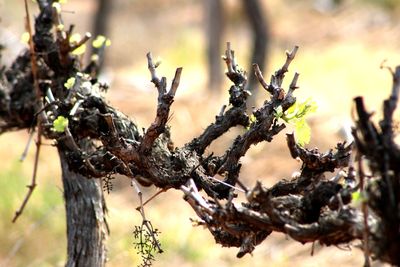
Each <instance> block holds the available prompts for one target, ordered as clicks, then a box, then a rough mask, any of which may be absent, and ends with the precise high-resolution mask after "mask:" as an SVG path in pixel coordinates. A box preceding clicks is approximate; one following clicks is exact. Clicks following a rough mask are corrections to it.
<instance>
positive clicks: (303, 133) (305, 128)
mask: <svg viewBox="0 0 400 267" xmlns="http://www.w3.org/2000/svg"><path fill="white" fill-rule="evenodd" d="M295 132H296V140H297V143H298V144H299V145H300V146H304V145H306V144H308V143H309V142H310V139H311V128H310V126H309V125H308V124H307V122H306V120H305V118H302V119H301V120H298V121H297V122H296V124H295Z"/></svg>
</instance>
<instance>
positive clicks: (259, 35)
mask: <svg viewBox="0 0 400 267" xmlns="http://www.w3.org/2000/svg"><path fill="white" fill-rule="evenodd" d="M243 5H244V9H245V12H246V14H247V17H248V19H249V22H250V26H251V29H252V31H253V38H252V39H253V49H252V56H251V61H250V67H249V68H248V73H249V79H248V83H247V88H248V90H250V91H254V92H255V93H256V92H257V91H256V90H254V87H255V86H256V85H257V84H258V82H257V78H256V76H255V74H254V71H253V67H252V64H253V63H257V64H258V65H259V67H260V69H261V71H264V65H265V61H266V54H267V49H268V43H269V33H268V24H267V19H266V16H265V14H264V13H263V8H262V5H261V4H260V1H259V0H243ZM254 98H255V97H253V98H252V99H253V100H254Z"/></svg>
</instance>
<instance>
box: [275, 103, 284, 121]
mask: <svg viewBox="0 0 400 267" xmlns="http://www.w3.org/2000/svg"><path fill="white" fill-rule="evenodd" d="M274 116H275V119H279V118H282V116H283V109H282V106H278V107H277V108H275V109H274Z"/></svg>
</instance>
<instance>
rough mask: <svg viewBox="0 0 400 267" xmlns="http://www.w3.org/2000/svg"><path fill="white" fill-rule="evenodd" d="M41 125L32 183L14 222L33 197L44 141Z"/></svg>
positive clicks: (38, 132) (13, 220) (38, 133)
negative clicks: (41, 146)
mask: <svg viewBox="0 0 400 267" xmlns="http://www.w3.org/2000/svg"><path fill="white" fill-rule="evenodd" d="M41 131H42V130H41V127H38V131H37V141H36V153H35V161H34V164H33V173H32V180H31V184H30V185H28V186H27V187H28V193H27V194H26V196H25V198H24V201H23V202H22V204H21V206H20V208H19V209H18V210H17V211H16V212H15V215H14V218H13V219H12V222H13V223H15V222H16V221H17V219H18V217H19V216H20V215H21V214H22V212H23V211H24V208H25V206H26V204H27V203H28V200H29V198H30V197H31V195H32V193H33V190H34V189H35V187H36V185H37V184H36V176H37V170H38V165H39V154H40V145H41V143H42V133H41Z"/></svg>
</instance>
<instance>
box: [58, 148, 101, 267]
mask: <svg viewBox="0 0 400 267" xmlns="http://www.w3.org/2000/svg"><path fill="white" fill-rule="evenodd" d="M58 153H59V155H60V161H61V169H62V181H63V185H64V199H65V209H66V215H67V216H66V217H67V239H68V251H67V254H68V257H67V263H66V265H65V266H66V267H78V266H79V267H86V266H87V267H91V266H96V267H102V266H105V262H106V258H107V255H106V252H107V250H106V246H105V241H106V238H107V236H108V227H107V222H106V219H105V215H106V206H105V202H104V197H103V191H102V187H101V180H100V179H88V178H87V177H85V176H82V175H81V174H78V173H76V172H73V171H70V170H69V167H68V163H67V161H66V155H65V152H64V151H63V150H62V149H59V150H58Z"/></svg>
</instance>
